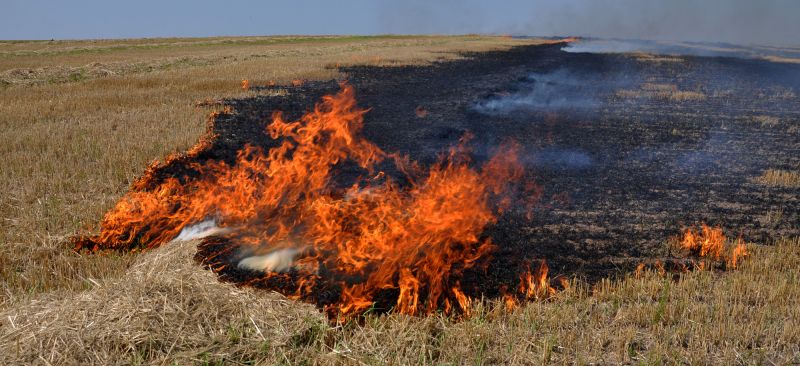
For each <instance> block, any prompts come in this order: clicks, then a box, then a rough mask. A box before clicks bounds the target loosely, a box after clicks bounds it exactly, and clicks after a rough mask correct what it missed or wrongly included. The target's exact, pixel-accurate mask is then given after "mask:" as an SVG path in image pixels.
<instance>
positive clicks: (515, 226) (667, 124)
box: [0, 36, 800, 364]
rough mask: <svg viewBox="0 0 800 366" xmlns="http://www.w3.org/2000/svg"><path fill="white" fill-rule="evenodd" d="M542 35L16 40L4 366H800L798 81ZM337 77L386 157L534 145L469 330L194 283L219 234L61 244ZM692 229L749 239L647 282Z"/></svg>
mask: <svg viewBox="0 0 800 366" xmlns="http://www.w3.org/2000/svg"><path fill="white" fill-rule="evenodd" d="M551 43H552V42H548V41H545V40H536V39H511V38H506V37H480V36H462V37H435V36H417V37H394V36H392V37H253V38H214V39H154V40H119V41H57V42H47V41H42V42H0V95H2V98H0V112H2V113H0V126H2V128H3V133H2V135H0V139H2V140H0V146H2V148H0V154H2V157H3V160H2V161H3V165H2V171H3V174H2V176H0V179H2V181H0V187H2V188H0V193H2V194H0V216H2V223H0V225H2V226H0V245H2V247H0V276H1V278H2V286H3V287H2V290H3V291H2V294H0V351H1V352H0V354H1V355H2V356H0V362H2V363H4V364H6V363H10V364H30V363H38V364H64V363H67V364H79V363H80V364H84V363H97V364H108V363H120V364H171V363H177V364H186V363H198V364H223V363H231V364H241V363H244V364H254V363H255V364H262V363H263V364H276V363H286V364H296V363H307V364H337V363H345V364H386V363H392V364H466V363H474V364H538V363H579V364H592V363H594V364H597V363H599V364H618V363H630V364H633V363H637V364H639V363H643V364H662V363H689V364H696V363H717V364H786V363H798V362H800V346H798V345H799V344H800V330H798V329H800V327H799V326H800V313H799V310H798V309H799V308H800V307H798V306H797V301H796V299H797V298H798V295H800V284H799V283H798V280H800V278H799V277H798V275H797V269H798V268H800V239H798V237H800V231H799V230H800V227H799V226H798V222H800V209H799V208H800V200H799V199H798V191H797V187H798V170H799V169H800V161H799V160H798V155H797V151H798V141H799V140H800V137H799V136H800V115H799V114H798V113H799V112H798V111H799V110H800V108H798V106H799V105H800V98H798V96H797V95H795V93H797V92H798V90H797V89H796V87H797V85H798V84H799V83H797V76H796V75H799V74H798V68H797V66H796V65H793V64H791V63H784V64H777V63H771V62H767V61H763V60H737V59H728V58H702V57H685V58H681V57H672V58H669V59H668V60H669V61H668V62H667V61H663V60H662V59H663V58H658V57H645V56H643V55H641V54H637V55H597V54H568V53H564V52H561V51H560V50H559V47H560V46H559V45H558V44H551ZM465 52H467V53H465ZM436 61H438V63H435V64H432V62H436ZM345 77H346V78H347V79H348V80H349V82H350V83H351V84H352V85H353V86H354V87H355V89H356V93H357V98H358V101H359V104H363V105H364V106H367V107H370V108H372V109H371V111H370V112H368V114H367V117H366V122H365V130H364V135H365V136H366V137H367V138H369V139H370V140H371V141H374V142H375V143H376V144H377V145H379V146H380V147H381V148H383V149H384V150H387V151H401V152H403V153H406V154H409V155H410V156H412V157H413V158H414V159H416V160H418V161H421V162H423V163H428V162H432V161H435V159H436V155H437V154H438V153H439V152H441V151H443V149H446V147H447V146H449V145H451V144H452V143H453V142H454V141H456V140H457V139H458V138H459V137H460V136H461V135H462V134H463V133H465V132H467V131H469V132H471V133H473V134H474V135H475V137H474V139H475V140H476V141H477V142H478V146H483V147H478V148H477V154H478V155H479V156H485V154H487V152H486V151H484V150H487V149H489V148H490V147H491V146H495V145H496V144H497V143H498V142H500V141H503V140H504V139H506V138H509V137H512V138H516V139H519V140H521V141H522V143H523V144H524V146H525V156H526V157H529V158H528V160H527V161H526V162H527V165H529V166H530V167H532V168H533V169H532V171H531V172H530V176H528V177H527V179H530V180H535V181H536V183H537V184H539V185H540V186H541V187H542V189H543V193H542V197H543V198H542V200H541V202H540V204H539V205H538V206H537V208H536V210H535V211H534V212H533V219H532V220H527V221H526V220H524V219H523V216H524V215H523V214H522V213H519V212H510V213H507V214H505V215H504V216H502V217H501V219H500V221H499V222H498V223H497V225H495V226H494V227H492V228H491V229H490V230H489V233H488V235H490V236H492V237H493V238H494V239H495V241H498V240H499V241H500V242H501V243H505V245H504V246H502V247H501V250H500V251H498V252H497V253H496V255H495V256H494V259H493V260H494V262H492V263H491V264H489V268H490V273H491V275H490V276H480V275H477V274H472V277H470V275H468V276H467V277H466V280H467V281H468V282H469V285H470V286H472V287H474V288H475V289H476V291H475V292H474V293H472V294H471V295H473V296H475V297H476V298H481V296H483V297H484V298H485V299H486V301H483V302H481V301H475V302H474V304H473V307H472V310H471V311H470V315H469V316H467V317H465V318H463V319H459V318H456V317H449V316H445V315H441V314H439V315H429V316H423V317H410V316H406V315H397V314H388V315H378V314H368V315H366V316H365V317H363V318H360V319H359V320H358V321H352V322H347V323H344V324H333V323H330V322H328V320H327V319H326V318H325V316H324V315H323V314H322V313H321V312H319V311H318V310H316V309H315V308H314V307H313V306H311V305H309V304H306V303H303V302H297V301H291V300H287V299H286V298H284V297H282V296H281V295H279V294H276V293H273V292H269V291H264V290H259V289H254V288H252V287H234V286H232V285H231V284H229V283H227V282H224V281H223V282H221V281H219V280H218V276H217V274H219V275H221V276H222V279H224V280H226V281H233V282H242V281H244V279H242V276H244V274H242V273H238V272H236V271H232V272H231V271H209V270H206V269H204V268H203V267H201V266H200V265H198V264H197V263H196V262H195V261H194V260H193V257H194V256H195V252H196V247H197V244H200V246H201V248H208V243H207V242H199V243H198V242H183V243H180V242H177V243H169V244H167V245H164V246H163V247H161V248H158V249H154V250H150V251H145V252H144V253H138V252H136V253H130V252H122V253H119V252H113V253H101V254H88V253H82V254H77V253H75V252H73V251H72V250H71V249H72V248H71V245H70V243H69V242H68V238H69V237H70V236H72V235H75V234H76V233H84V234H91V233H93V232H94V231H95V230H96V225H97V222H99V221H100V219H101V218H102V216H103V213H104V212H106V211H107V210H108V209H109V208H111V207H112V206H113V205H114V204H115V202H116V201H117V200H118V199H119V198H120V197H121V196H122V195H123V194H124V193H125V192H126V191H127V190H128V188H129V187H130V186H131V184H132V183H133V182H134V181H135V179H136V178H137V177H139V176H141V175H142V174H143V172H144V170H145V167H147V165H148V163H150V162H152V161H153V160H156V159H163V158H164V157H165V156H166V155H167V154H169V153H172V152H180V151H185V150H187V149H188V148H189V147H190V146H192V145H193V144H195V142H197V141H198V139H200V137H201V136H202V135H203V134H204V133H205V132H206V128H207V126H209V127H210V128H211V131H212V132H215V133H216V134H217V135H218V136H219V138H218V139H216V140H215V141H214V143H213V144H211V145H210V146H209V147H208V148H207V149H206V150H205V154H204V155H203V154H201V155H200V158H199V159H221V160H226V159H227V160H231V159H232V158H233V157H234V156H235V153H236V151H237V150H238V149H240V148H241V147H242V146H243V145H244V144H246V143H250V144H256V145H264V147H270V145H269V144H270V142H268V141H264V140H262V139H261V138H260V137H259V136H260V135H259V133H260V132H259V131H260V130H262V129H263V119H264V118H265V117H268V116H269V114H270V113H271V111H272V110H273V109H281V110H284V111H285V112H286V113H287V114H288V115H290V116H292V117H298V116H299V115H300V114H302V113H303V111H305V110H307V109H308V108H310V107H311V106H313V104H314V103H315V102H316V101H317V100H318V99H319V98H320V97H321V96H322V95H324V94H329V93H334V92H336V91H337V90H338V88H339V86H338V84H337V82H336V80H342V79H344V78H345ZM243 79H247V80H248V82H249V83H250V85H251V87H250V88H249V89H248V90H243V89H242V88H241V81H242V80H243ZM578 80H580V81H581V83H578V82H577V81H578ZM587 80H588V83H586V81H587ZM543 85H544V86H545V87H544V88H543V87H542V86H543ZM531 97H534V98H531ZM220 100H222V103H220V102H217V101H220ZM531 100H533V101H534V103H533V104H531ZM539 101H546V102H544V104H537V103H541V102H539ZM225 106H229V107H230V108H232V110H231V111H230V112H227V111H225V110H224V109H225ZM587 106H588V107H592V108H587ZM598 106H599V108H596V109H599V110H601V112H596V111H594V110H595V108H593V107H598ZM590 109H591V110H590ZM420 111H423V113H420ZM211 112H218V113H217V114H215V116H216V117H215V119H213V120H212V121H211V122H210V124H208V123H209V122H207V118H208V115H209V113H211ZM487 120H491V121H492V123H491V125H490V124H487V123H486V121H487ZM531 121H535V122H534V123H532V122H531ZM186 169H187V168H186V166H182V165H181V161H177V162H172V163H169V164H167V165H164V166H162V167H161V168H159V170H158V172H159V173H158V174H160V175H162V176H164V177H168V176H173V175H179V174H178V173H179V172H183V171H185V170H186ZM700 222H708V223H709V224H716V225H721V226H723V227H724V228H725V229H726V233H727V234H728V235H729V236H731V237H736V236H741V237H742V238H743V240H745V241H747V242H748V243H749V244H748V250H749V251H750V255H749V256H748V257H747V258H746V259H745V260H744V261H743V262H742V263H741V264H740V265H739V266H738V268H737V269H736V270H733V271H690V272H687V273H681V274H680V275H676V276H671V275H670V276H663V275H661V274H659V272H658V271H657V270H655V269H653V270H646V271H645V272H644V273H639V274H634V273H633V269H634V268H635V267H636V265H637V264H639V263H643V262H647V261H648V260H652V259H656V258H661V259H666V258H672V253H670V250H671V249H670V246H669V241H670V240H671V238H672V237H673V236H677V235H680V233H681V230H682V229H683V228H685V227H689V226H692V225H696V224H698V223H700ZM536 259H546V260H547V261H548V263H550V266H551V272H552V274H554V275H556V274H557V275H562V276H565V277H566V278H569V286H567V288H566V289H565V290H562V291H560V292H558V293H557V294H556V295H555V296H554V297H552V298H550V299H548V300H544V301H534V302H531V303H528V304H525V305H523V306H521V307H519V308H516V309H513V310H508V309H506V308H505V307H504V306H502V304H500V303H499V302H500V301H499V300H498V298H497V295H498V294H497V293H496V289H497V287H498V286H497V285H498V284H502V283H507V281H508V280H509V279H510V278H513V277H514V276H515V275H516V273H515V272H513V271H510V270H509V269H510V268H514V267H515V266H518V264H519V263H518V262H519V261H523V260H536ZM215 272H218V273H217V274H215ZM486 289H494V290H495V292H494V293H493V292H492V291H486Z"/></svg>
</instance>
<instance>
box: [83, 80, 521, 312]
mask: <svg viewBox="0 0 800 366" xmlns="http://www.w3.org/2000/svg"><path fill="white" fill-rule="evenodd" d="M366 112H367V111H366V110H363V109H359V108H357V107H356V101H355V94H354V90H353V88H352V87H350V86H347V85H344V86H343V88H342V91H341V92H340V93H338V94H336V95H330V96H326V97H325V98H324V99H323V102H322V103H320V104H319V105H317V106H316V107H315V109H314V110H313V111H311V112H309V113H307V114H306V115H304V116H303V117H302V118H301V119H300V120H297V121H287V120H285V119H284V118H283V116H282V115H280V114H275V115H274V116H273V121H272V123H271V124H270V125H269V126H268V128H267V132H268V134H269V137H270V138H272V139H275V140H278V141H279V144H278V146H277V147H274V148H272V149H270V150H269V151H268V152H264V151H262V150H261V149H259V148H256V147H252V146H247V147H245V148H244V149H243V150H242V151H239V154H238V157H237V160H236V162H235V163H234V164H232V165H228V164H226V163H224V162H217V161H207V162H205V163H193V166H192V168H193V169H194V170H195V171H196V172H197V174H196V177H197V178H195V179H188V178H186V181H185V182H182V181H180V180H178V179H174V178H169V179H166V180H164V181H162V182H160V183H159V182H155V181H151V180H152V179H153V177H149V176H145V177H144V178H142V180H140V181H139V182H138V184H135V185H134V187H150V188H149V190H134V191H131V192H129V194H128V195H126V196H125V197H123V199H122V200H120V202H119V203H118V204H117V206H116V207H115V208H114V209H112V210H111V211H110V212H109V213H108V214H107V215H106V216H105V218H104V220H103V221H102V222H101V232H100V234H99V235H97V236H94V237H86V238H77V239H76V241H75V244H76V248H78V249H83V248H86V249H100V248H107V249H133V248H152V247H157V246H159V245H162V244H163V243H166V242H168V241H169V240H171V239H172V238H174V237H176V236H177V237H180V238H182V239H185V238H201V237H205V238H210V236H213V237H219V238H223V239H224V240H226V243H227V244H226V245H224V246H222V247H220V249H219V251H218V252H216V253H212V254H210V255H209V256H208V257H206V258H201V261H203V262H204V263H207V264H208V265H209V266H210V267H211V268H212V269H214V270H220V269H221V268H225V267H227V266H236V267H237V268H239V269H241V270H249V271H257V272H263V273H262V279H261V280H264V281H270V280H275V281H277V282H278V283H281V284H283V285H281V286H277V287H275V288H274V289H276V290H278V291H280V292H282V293H284V294H285V295H287V296H289V297H290V298H295V299H307V298H310V299H313V298H315V296H316V293H317V292H318V290H319V289H339V290H338V292H339V296H338V298H337V299H335V300H334V301H333V302H332V303H329V304H326V306H325V309H326V311H327V312H328V314H329V315H331V316H334V317H337V316H343V315H344V316H346V315H351V314H360V313H362V312H364V311H366V310H367V309H369V308H371V307H372V306H373V303H374V301H375V297H376V296H378V295H379V294H380V293H384V292H385V291H387V290H390V291H395V293H396V294H397V299H396V301H395V305H394V307H395V310H396V311H398V312H401V313H406V314H420V313H431V312H434V311H436V310H437V309H443V310H444V311H445V312H450V311H455V310H460V311H467V306H468V304H469V301H466V300H465V295H464V291H463V290H462V289H461V288H460V285H459V279H460V277H461V275H462V273H463V271H465V270H466V269H469V268H471V267H474V266H476V265H479V264H480V263H482V262H483V261H485V260H486V258H488V257H489V255H490V253H491V252H492V251H493V249H494V248H495V244H494V243H492V242H491V241H490V240H489V239H488V238H485V237H482V233H483V231H484V229H485V228H486V227H487V226H488V225H491V224H493V223H495V222H496V220H497V215H498V214H499V212H501V211H503V210H504V209H505V208H507V206H508V205H510V203H511V199H510V197H509V193H511V192H513V191H515V188H513V187H514V183H515V182H517V181H518V180H519V179H520V178H521V177H522V175H523V167H522V164H521V163H520V161H519V159H518V153H517V152H518V150H519V146H518V145H517V144H515V143H513V142H512V143H508V144H505V145H502V146H499V147H498V148H496V149H495V150H496V152H495V154H494V155H493V156H492V157H490V158H489V159H488V161H486V162H485V163H483V165H482V166H481V167H479V168H472V167H471V159H470V149H469V148H468V147H467V146H468V139H469V138H468V137H465V138H464V139H462V141H461V143H460V144H459V145H458V146H455V147H453V148H452V149H451V150H450V151H449V152H448V153H447V154H443V155H442V156H441V158H440V160H439V161H438V162H437V163H435V164H434V165H432V166H430V167H424V166H421V165H420V164H418V163H415V162H413V161H411V160H410V159H409V158H407V157H404V156H401V155H398V154H388V153H386V152H384V151H382V150H381V149H379V148H378V147H377V146H375V145H374V144H372V143H371V142H369V141H366V140H364V139H363V138H361V137H360V135H359V132H360V130H361V127H362V126H363V116H364V114H365V113H366ZM192 150H193V151H196V150H198V149H192ZM345 161H348V162H351V163H353V164H355V165H356V166H358V167H360V169H361V173H360V174H361V175H360V176H354V177H353V179H352V180H351V183H350V185H349V186H341V187H340V186H338V185H337V184H334V181H333V180H332V175H333V172H334V169H335V167H336V166H337V165H339V164H340V163H342V162H345ZM384 161H387V163H391V164H393V165H395V166H396V169H397V170H398V171H400V172H402V174H403V175H404V176H403V177H390V176H388V175H386V174H384V173H383V172H382V171H378V169H377V167H378V164H379V163H382V162H384ZM150 171H151V172H152V169H151V170H150ZM365 177H367V178H365ZM401 182H402V183H401ZM208 217H215V218H216V220H217V221H216V222H213V221H208V220H207V219H206V218H208ZM204 220H205V221H204ZM198 222H199V224H193V223H198ZM290 241H291V242H302V243H309V244H308V247H307V248H306V249H303V250H300V249H295V248H294V247H293V246H291V245H284V244H281V243H286V242H290ZM270 243H275V244H274V245H271V244H270ZM229 252H234V253H240V254H239V256H238V257H235V258H236V259H234V260H233V261H234V262H231V261H227V262H224V263H216V262H215V258H220V257H221V256H222V254H224V253H229ZM301 252H302V256H300V254H301ZM241 253H267V254H265V255H255V256H247V257H246V258H244V259H241V257H242V255H241ZM322 274H324V275H322ZM287 284H290V285H288V287H287ZM291 284H294V285H291ZM512 286H513V284H512ZM328 292H329V291H328Z"/></svg>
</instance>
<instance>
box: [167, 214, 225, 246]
mask: <svg viewBox="0 0 800 366" xmlns="http://www.w3.org/2000/svg"><path fill="white" fill-rule="evenodd" d="M229 232H231V229H230V228H223V227H219V226H217V222H216V220H214V219H207V220H204V221H200V222H198V223H196V224H194V225H189V226H186V227H184V228H183V229H182V230H181V232H180V234H178V236H177V237H176V238H175V240H177V241H189V240H195V239H203V238H205V237H209V236H212V235H223V234H227V233H229Z"/></svg>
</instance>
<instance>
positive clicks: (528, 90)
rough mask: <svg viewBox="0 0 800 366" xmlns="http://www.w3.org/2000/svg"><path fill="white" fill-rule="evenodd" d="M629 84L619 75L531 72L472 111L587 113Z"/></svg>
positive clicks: (482, 101)
mask: <svg viewBox="0 0 800 366" xmlns="http://www.w3.org/2000/svg"><path fill="white" fill-rule="evenodd" d="M630 83H631V81H630V80H628V78H626V77H624V76H623V75H621V74H619V73H610V74H601V73H597V72H590V71H583V70H577V69H574V68H560V69H557V70H555V71H552V72H547V73H531V74H529V75H528V76H527V77H526V78H524V79H523V80H520V81H519V82H517V83H516V85H514V86H513V91H511V92H502V93H496V94H494V95H491V96H489V97H487V98H484V99H482V100H479V101H477V102H475V103H474V104H473V105H472V110H474V111H476V112H478V113H481V114H485V115H489V116H498V115H503V114H509V113H513V112H517V111H521V112H530V111H545V112H548V111H559V110H573V111H587V110H591V109H594V108H597V107H598V106H600V105H601V103H602V99H603V98H604V96H605V95H606V94H607V93H609V92H613V91H614V90H616V89H618V88H620V87H623V86H627V85H629V84H630Z"/></svg>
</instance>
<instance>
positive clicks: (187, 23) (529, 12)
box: [0, 0, 800, 46]
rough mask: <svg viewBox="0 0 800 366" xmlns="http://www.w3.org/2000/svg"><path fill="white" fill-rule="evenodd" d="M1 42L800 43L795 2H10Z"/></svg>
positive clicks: (799, 10) (798, 5)
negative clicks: (532, 39) (559, 39)
mask: <svg viewBox="0 0 800 366" xmlns="http://www.w3.org/2000/svg"><path fill="white" fill-rule="evenodd" d="M5 12H6V19H4V22H2V23H0V39H6V40H49V39H59V40H61V39H118V38H166V37H213V36H267V35H380V34H513V35H525V36H588V37H598V38H622V39H648V40H670V41H696V42H727V43H736V44H763V45H783V46H787V45H792V46H800V21H798V19H800V1H792V0H765V1H750V0H707V1H704V2H702V3H696V2H693V1H689V0H674V1H637V0H607V1H602V2H601V1H592V0H563V1H560V2H558V4H554V3H549V2H546V1H542V0H532V1H523V0H512V1H506V2H503V3H498V4H491V3H488V2H483V1H476V0H467V1H461V2H458V1H454V0H441V1H438V2H435V3H431V2H426V1H422V0H409V1H404V2H390V1H383V0H378V1H368V0H352V1H347V2H341V3H333V2H323V1H319V0H300V1H284V0H281V1H269V2H259V1H252V0H243V1H236V2H232V3H230V4H225V5H224V6H221V5H220V4H219V3H218V2H211V1H208V0H199V1H191V2H190V1H185V0H181V1H172V2H156V1H153V0H143V1H139V2H136V3H122V4H116V3H108V2H102V1H98V0H84V1H76V2H71V3H67V2H56V1H52V0H51V1H45V0H27V1H23V0H10V2H9V3H8V4H6V6H5Z"/></svg>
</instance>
